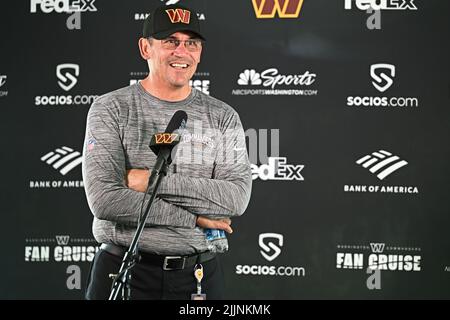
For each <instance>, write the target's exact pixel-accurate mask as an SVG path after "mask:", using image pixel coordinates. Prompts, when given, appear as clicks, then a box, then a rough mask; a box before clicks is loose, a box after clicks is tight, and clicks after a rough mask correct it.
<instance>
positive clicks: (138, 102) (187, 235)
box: [83, 5, 252, 299]
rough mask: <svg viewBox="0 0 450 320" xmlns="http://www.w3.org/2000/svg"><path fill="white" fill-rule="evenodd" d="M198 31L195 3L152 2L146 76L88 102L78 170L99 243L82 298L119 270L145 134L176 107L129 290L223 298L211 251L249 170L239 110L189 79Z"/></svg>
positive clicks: (144, 41) (149, 295)
mask: <svg viewBox="0 0 450 320" xmlns="http://www.w3.org/2000/svg"><path fill="white" fill-rule="evenodd" d="M203 41H204V37H203V36H202V33H201V31H200V25H199V21H198V19H197V15H196V13H195V12H193V11H191V10H189V9H188V8H185V7H181V6H177V5H172V6H162V7H159V8H156V9H155V10H154V11H153V13H152V14H151V15H150V16H149V17H148V18H147V19H146V21H145V23H144V31H143V37H142V38H140V39H139V49H140V53H141V56H142V58H143V59H145V60H146V61H147V63H148V66H149V75H148V77H147V78H145V79H144V80H142V81H140V82H139V83H137V84H134V85H131V86H129V87H125V88H122V89H119V90H116V91H113V92H110V93H108V94H105V95H103V96H101V97H99V98H98V99H97V100H96V101H95V102H94V103H93V104H92V106H91V108H90V110H89V114H88V118H87V128H86V138H85V145H84V151H83V156H84V161H83V179H84V184H85V190H86V195H87V200H88V203H89V206H90V208H91V211H92V213H93V215H94V222H93V233H94V237H95V239H96V240H97V241H98V242H99V243H102V245H101V249H100V250H99V251H98V252H97V254H96V256H95V258H94V261H93V263H92V267H91V272H90V275H89V279H88V286H87V290H86V298H87V299H107V298H108V297H109V294H110V291H111V284H112V279H110V278H109V275H110V274H116V273H117V272H118V270H119V268H120V265H121V262H122V257H123V255H124V252H125V251H126V250H127V247H128V246H129V245H130V243H131V239H132V238H133V235H134V233H135V230H136V226H137V221H138V218H139V215H140V212H141V208H142V206H144V208H145V207H146V204H147V203H148V200H149V198H150V196H149V195H147V196H146V198H145V202H144V203H143V199H144V196H145V195H146V194H145V191H146V189H147V183H148V179H149V175H150V174H151V168H153V166H154V164H155V160H156V155H155V154H153V153H152V152H151V150H150V148H149V146H148V145H149V142H150V139H151V137H152V135H153V134H156V133H160V132H164V129H165V127H166V126H167V124H168V122H169V120H170V118H171V117H172V115H173V114H174V113H175V112H176V111H177V110H183V111H185V112H186V113H187V115H188V120H187V123H186V125H185V128H184V129H182V130H181V131H180V132H181V141H180V143H179V145H178V150H177V154H176V156H175V159H173V163H172V165H171V166H170V167H169V172H168V174H167V176H166V177H165V178H164V179H163V180H162V183H161V185H160V187H159V189H158V192H157V196H156V198H155V201H154V202H153V204H152V207H151V209H150V213H149V217H148V219H147V221H146V224H145V228H144V231H143V233H142V236H141V238H140V242H139V253H140V255H141V259H140V261H139V262H138V263H137V264H136V265H135V266H134V268H133V269H132V272H131V281H130V285H131V299H191V297H194V298H199V297H201V298H205V296H204V295H206V299H221V298H223V274H222V273H223V272H222V269H221V264H220V261H219V259H218V253H221V252H224V251H226V250H227V249H228V242H227V239H226V236H225V232H223V231H226V232H227V233H231V232H232V229H231V226H230V224H231V220H230V218H231V217H234V216H240V215H242V214H243V212H244V211H245V209H246V207H247V205H248V202H249V199H250V192H251V181H252V179H251V170H250V164H249V161H248V157H247V151H246V148H245V136H244V132H243V128H242V125H241V122H240V120H239V116H238V115H237V113H236V112H235V111H234V110H233V109H232V108H231V107H230V106H228V105H227V104H225V103H224V102H221V101H219V100H217V99H215V98H212V97H210V96H208V95H205V94H203V93H202V92H200V91H198V90H196V89H192V88H191V87H190V86H189V80H190V79H191V78H192V76H193V75H194V73H195V70H196V69H197V65H198V63H199V62H200V57H201V53H202V46H203ZM150 192H152V190H150ZM198 269H202V271H203V278H201V279H200V281H198V280H197V279H196V276H195V274H194V271H196V270H197V271H198ZM197 275H198V274H197ZM199 291H200V292H199ZM197 293H201V295H195V294H197ZM192 294H194V295H193V296H191V295H192Z"/></svg>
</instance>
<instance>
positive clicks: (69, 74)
mask: <svg viewBox="0 0 450 320" xmlns="http://www.w3.org/2000/svg"><path fill="white" fill-rule="evenodd" d="M79 75H80V66H79V65H77V64H74V63H63V64H59V65H57V66H56V77H57V78H58V79H59V81H58V85H59V86H60V87H61V89H63V90H64V91H69V90H70V89H72V88H73V87H74V86H75V85H76V84H77V82H78V79H77V78H76V77H78V76H79Z"/></svg>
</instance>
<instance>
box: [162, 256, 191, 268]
mask: <svg viewBox="0 0 450 320" xmlns="http://www.w3.org/2000/svg"><path fill="white" fill-rule="evenodd" d="M180 258H182V259H183V266H182V267H181V268H170V267H168V265H169V261H170V260H175V259H180ZM185 264H186V258H184V257H181V256H170V257H165V258H164V264H163V270H166V271H167V270H177V269H184V265H185Z"/></svg>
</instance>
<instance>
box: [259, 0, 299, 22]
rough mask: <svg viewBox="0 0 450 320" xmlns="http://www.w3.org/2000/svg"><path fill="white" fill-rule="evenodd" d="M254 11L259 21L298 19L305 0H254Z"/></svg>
mask: <svg viewBox="0 0 450 320" xmlns="http://www.w3.org/2000/svg"><path fill="white" fill-rule="evenodd" d="M252 3H253V9H254V10H255V14H256V17H257V18H258V19H267V18H274V17H275V15H276V14H278V17H280V18H298V15H299V14H300V9H301V8H302V4H303V0H252Z"/></svg>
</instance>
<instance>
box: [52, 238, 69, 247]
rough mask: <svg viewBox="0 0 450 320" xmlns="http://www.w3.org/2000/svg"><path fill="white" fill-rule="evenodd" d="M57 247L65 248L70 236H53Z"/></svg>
mask: <svg viewBox="0 0 450 320" xmlns="http://www.w3.org/2000/svg"><path fill="white" fill-rule="evenodd" d="M55 238H56V243H57V244H58V246H65V245H67V244H68V243H69V240H70V236H55Z"/></svg>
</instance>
